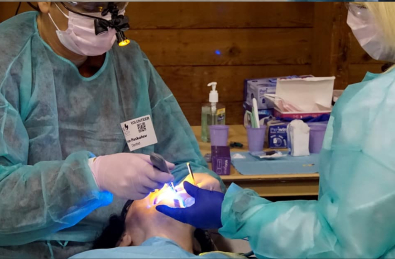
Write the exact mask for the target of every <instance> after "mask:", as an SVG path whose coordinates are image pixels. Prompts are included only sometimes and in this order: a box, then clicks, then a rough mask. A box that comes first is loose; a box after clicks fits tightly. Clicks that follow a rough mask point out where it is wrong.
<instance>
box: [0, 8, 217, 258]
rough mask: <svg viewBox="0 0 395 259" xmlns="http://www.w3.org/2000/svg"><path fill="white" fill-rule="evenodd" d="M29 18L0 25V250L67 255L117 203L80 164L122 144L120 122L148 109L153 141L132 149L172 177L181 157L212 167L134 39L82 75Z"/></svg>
mask: <svg viewBox="0 0 395 259" xmlns="http://www.w3.org/2000/svg"><path fill="white" fill-rule="evenodd" d="M36 17H37V12H28V13H24V14H20V15H18V16H16V17H14V18H12V19H10V20H7V21H5V22H3V23H1V24H0V35H1V36H0V257H1V256H4V255H5V256H6V257H10V256H16V255H25V256H27V257H29V258H32V257H38V258H46V257H51V256H53V257H55V258H65V257H68V256H70V255H72V254H75V253H76V252H77V251H82V250H86V249H87V248H88V247H89V245H86V244H85V245H84V244H83V243H84V242H90V241H92V240H94V238H95V237H96V236H97V235H98V234H99V233H100V231H101V230H102V227H103V224H105V223H106V222H107V221H108V218H109V216H110V214H112V213H120V211H121V209H122V206H123V204H124V202H125V201H124V200H120V199H117V198H115V197H114V199H113V197H112V194H110V193H108V192H101V191H100V190H98V188H97V186H96V184H95V181H94V179H93V177H92V174H91V172H90V168H89V166H88V159H89V158H90V157H91V156H92V154H94V155H96V156H100V155H106V154H113V153H119V152H129V149H128V147H127V145H126V141H125V138H124V135H123V132H122V129H121V126H120V123H122V122H125V121H128V120H131V119H134V118H138V117H141V116H145V115H151V117H152V120H153V125H154V129H155V131H156V136H157V139H158V143H157V144H155V145H152V146H148V147H145V148H141V149H139V150H136V151H135V152H137V153H145V154H149V153H151V152H156V153H159V154H162V155H163V156H164V157H165V159H167V160H168V161H171V162H174V163H175V164H176V165H177V167H176V169H175V171H174V172H173V173H174V175H175V177H176V182H177V181H179V180H181V179H182V178H184V177H185V176H186V175H187V169H186V167H185V165H184V164H185V162H191V164H192V167H193V170H194V171H195V172H207V173H210V174H212V175H214V174H213V173H212V172H211V171H209V170H208V169H207V168H206V163H205V161H204V159H203V157H202V156H201V154H200V151H199V147H198V144H197V142H196V139H195V137H194V134H193V132H192V130H191V129H190V126H189V124H188V122H187V120H186V119H185V117H184V115H183V113H182V111H181V109H180V107H179V105H178V103H177V101H176V99H175V98H174V96H173V94H172V93H171V91H170V90H169V88H168V87H167V86H166V84H165V83H164V82H163V80H162V79H161V77H160V76H159V74H158V73H157V72H156V71H155V69H154V67H153V66H152V64H151V63H150V61H149V60H148V59H147V57H146V56H145V55H144V53H143V52H142V51H141V49H140V48H139V46H138V45H137V44H136V43H135V42H131V43H130V44H129V45H128V46H126V47H118V46H114V47H113V48H112V50H110V51H109V52H107V53H106V57H105V61H104V64H103V66H102V67H101V69H100V70H99V71H98V72H97V73H96V74H95V75H93V76H92V77H89V78H85V77H82V76H81V75H80V74H79V72H78V69H77V67H76V66H75V65H74V64H73V63H71V62H70V61H69V60H66V59H64V58H62V57H60V56H58V55H57V54H55V53H54V52H53V51H52V49H51V48H50V47H49V46H48V45H47V44H46V43H45V42H44V41H43V40H42V38H41V37H40V36H39V32H38V30H37V23H36ZM186 87H187V86H186ZM186 90H187V89H186ZM106 205H108V206H106ZM104 206H105V207H104ZM88 215H89V216H88ZM87 216H88V217H87ZM77 223H78V224H77ZM60 230H62V231H60ZM33 241H36V242H35V243H31V242H33ZM64 246H65V248H63V247H64Z"/></svg>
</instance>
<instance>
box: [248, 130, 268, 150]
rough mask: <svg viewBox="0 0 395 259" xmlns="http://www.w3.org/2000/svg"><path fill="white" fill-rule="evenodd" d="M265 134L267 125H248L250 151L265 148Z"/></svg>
mask: <svg viewBox="0 0 395 259" xmlns="http://www.w3.org/2000/svg"><path fill="white" fill-rule="evenodd" d="M265 134H266V126H263V125H261V126H260V128H251V127H250V126H247V138H248V150H249V151H250V152H258V151H262V150H263V144H264V143H265Z"/></svg>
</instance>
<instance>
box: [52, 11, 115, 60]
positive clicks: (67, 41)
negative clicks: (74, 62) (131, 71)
mask: <svg viewBox="0 0 395 259" xmlns="http://www.w3.org/2000/svg"><path fill="white" fill-rule="evenodd" d="M55 5H56V6H57V7H58V9H59V11H60V12H61V13H62V14H63V15H64V16H65V17H66V18H68V19H69V22H68V28H67V30H66V31H61V30H59V28H58V26H57V25H56V24H55V22H54V20H53V19H52V17H51V14H48V15H49V17H50V19H51V20H52V22H53V24H54V25H55V27H56V29H57V30H56V34H57V35H58V38H59V40H60V42H61V43H62V44H63V45H64V46H65V47H66V48H68V49H69V50H71V51H72V52H74V53H76V54H79V55H82V56H99V55H102V54H104V53H106V52H107V51H109V50H110V49H111V47H112V45H113V44H114V41H115V39H116V37H115V34H116V30H115V29H113V28H108V31H106V32H104V33H101V34H99V35H96V34H95V25H94V19H93V18H89V17H85V16H82V15H78V14H75V13H73V12H70V13H69V15H66V14H65V13H64V12H63V11H62V10H61V9H60V8H59V6H58V5H57V4H55ZM120 14H121V13H120ZM89 15H90V16H95V17H100V18H103V19H105V20H111V14H110V13H109V14H108V15H106V16H104V17H102V16H101V14H100V13H90V14H89Z"/></svg>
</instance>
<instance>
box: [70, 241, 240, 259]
mask: <svg viewBox="0 0 395 259" xmlns="http://www.w3.org/2000/svg"><path fill="white" fill-rule="evenodd" d="M82 258H95V259H99V258H103V259H104V258H105V259H112V258H122V259H125V258H183V259H186V258H218V259H222V258H223V259H225V258H227V259H228V258H245V257H244V256H242V255H238V254H234V253H223V252H211V253H204V254H201V255H199V256H198V255H194V254H191V253H189V252H187V251H185V250H184V249H182V248H181V247H180V246H178V245H177V244H176V243H175V242H174V241H172V240H170V239H166V238H163V237H152V238H150V239H148V240H146V241H144V242H143V243H142V244H141V245H140V246H127V247H116V248H112V249H97V250H91V251H87V252H83V253H80V254H77V255H75V256H73V257H71V258H70V259H82Z"/></svg>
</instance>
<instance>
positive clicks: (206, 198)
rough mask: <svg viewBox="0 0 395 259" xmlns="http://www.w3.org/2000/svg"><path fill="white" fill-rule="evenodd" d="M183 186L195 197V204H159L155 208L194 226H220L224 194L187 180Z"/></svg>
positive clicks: (214, 227)
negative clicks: (187, 205) (205, 188)
mask: <svg viewBox="0 0 395 259" xmlns="http://www.w3.org/2000/svg"><path fill="white" fill-rule="evenodd" d="M184 188H185V190H186V192H187V193H188V194H189V195H191V196H192V197H194V198H195V204H193V205H192V206H191V207H188V208H170V207H168V206H166V205H159V206H157V207H156V210H157V211H159V212H162V213H163V214H165V215H167V216H169V217H172V218H174V219H176V220H178V221H181V222H183V223H186V224H189V225H192V226H194V227H196V228H201V229H216V228H220V227H222V223H221V207H222V202H223V200H224V196H225V195H224V194H223V193H222V192H216V191H208V190H204V189H200V188H199V187H196V186H194V185H192V184H190V183H189V182H184Z"/></svg>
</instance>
